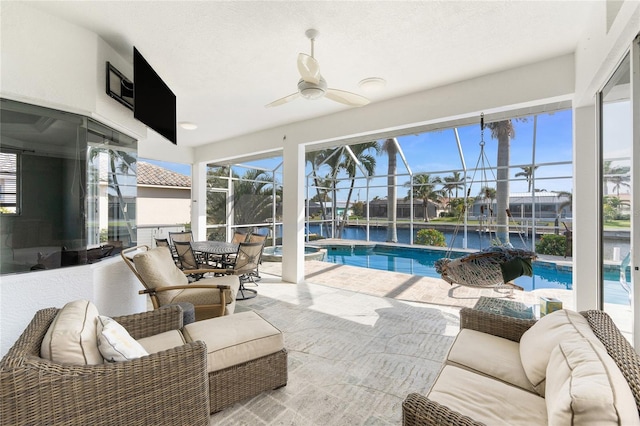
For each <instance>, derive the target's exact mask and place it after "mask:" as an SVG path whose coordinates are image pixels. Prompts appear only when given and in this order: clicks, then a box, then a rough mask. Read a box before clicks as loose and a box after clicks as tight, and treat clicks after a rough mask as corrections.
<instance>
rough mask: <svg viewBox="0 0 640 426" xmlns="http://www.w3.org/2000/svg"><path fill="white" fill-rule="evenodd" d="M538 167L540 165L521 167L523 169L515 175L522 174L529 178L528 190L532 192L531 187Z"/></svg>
mask: <svg viewBox="0 0 640 426" xmlns="http://www.w3.org/2000/svg"><path fill="white" fill-rule="evenodd" d="M538 167H539V166H524V167H520V168H521V169H522V171H521V172H518V173H516V174H515V177H521V176H522V177H524V178H525V179H526V180H527V192H531V187H532V186H533V173H534V172H535V170H536V169H537V168H538Z"/></svg>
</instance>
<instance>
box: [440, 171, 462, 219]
mask: <svg viewBox="0 0 640 426" xmlns="http://www.w3.org/2000/svg"><path fill="white" fill-rule="evenodd" d="M463 188H464V185H463V184H462V176H461V174H460V172H453V174H452V175H451V176H445V178H444V183H443V185H442V192H443V193H444V194H446V195H447V198H448V200H447V204H448V205H449V207H451V198H452V196H453V193H454V192H455V194H456V198H458V190H460V189H463ZM449 211H451V209H449Z"/></svg>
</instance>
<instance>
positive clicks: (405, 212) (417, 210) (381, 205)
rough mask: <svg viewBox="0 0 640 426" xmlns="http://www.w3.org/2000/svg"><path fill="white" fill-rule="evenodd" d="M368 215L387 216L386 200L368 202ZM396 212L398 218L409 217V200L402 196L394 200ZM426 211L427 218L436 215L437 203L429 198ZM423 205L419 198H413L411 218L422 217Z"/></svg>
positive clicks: (423, 212) (423, 214) (423, 213)
mask: <svg viewBox="0 0 640 426" xmlns="http://www.w3.org/2000/svg"><path fill="white" fill-rule="evenodd" d="M369 208H370V209H371V210H370V213H369V216H370V217H383V218H387V217H388V215H387V209H388V207H387V200H386V199H377V200H372V201H370V202H369ZM396 212H397V217H398V219H409V218H410V217H411V201H410V200H406V199H404V198H398V199H397V200H396ZM427 213H428V215H429V219H433V218H435V217H437V216H438V204H436V203H434V202H433V201H430V200H429V204H428V206H427ZM424 216H425V207H424V205H423V202H422V200H421V199H414V200H413V218H414V219H424Z"/></svg>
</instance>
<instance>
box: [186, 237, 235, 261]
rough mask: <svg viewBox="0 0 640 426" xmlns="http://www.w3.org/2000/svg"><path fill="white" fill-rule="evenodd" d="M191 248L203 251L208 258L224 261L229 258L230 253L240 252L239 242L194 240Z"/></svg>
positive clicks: (199, 251)
mask: <svg viewBox="0 0 640 426" xmlns="http://www.w3.org/2000/svg"><path fill="white" fill-rule="evenodd" d="M191 249H192V250H193V251H195V252H198V253H202V254H203V255H204V256H205V257H207V259H208V260H215V259H216V258H217V259H218V260H220V261H221V263H222V262H224V261H226V260H227V259H228V257H229V255H230V254H236V253H237V252H238V244H235V243H228V242H226V241H192V242H191Z"/></svg>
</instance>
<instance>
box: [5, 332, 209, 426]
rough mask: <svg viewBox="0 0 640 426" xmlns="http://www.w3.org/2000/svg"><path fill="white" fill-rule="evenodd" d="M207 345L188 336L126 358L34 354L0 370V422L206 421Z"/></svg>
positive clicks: (207, 390)
mask: <svg viewBox="0 0 640 426" xmlns="http://www.w3.org/2000/svg"><path fill="white" fill-rule="evenodd" d="M206 356H207V348H206V345H205V344H204V343H203V342H192V343H189V344H185V345H183V346H178V347H175V348H172V349H169V350H166V351H162V352H158V353H155V354H151V355H148V356H144V357H142V358H138V359H135V360H131V361H126V362H116V363H105V364H99V365H67V364H59V363H56V362H52V361H48V360H45V359H42V358H39V357H37V356H33V355H29V356H25V357H24V358H23V359H22V360H21V362H20V363H19V364H14V365H13V366H12V367H10V368H2V369H0V390H1V392H0V393H1V394H2V399H1V402H0V416H1V417H2V423H3V424H58V423H62V422H64V423H65V424H69V425H117V424H189V425H202V426H205V425H208V424H209V386H208V376H207V359H206Z"/></svg>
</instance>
